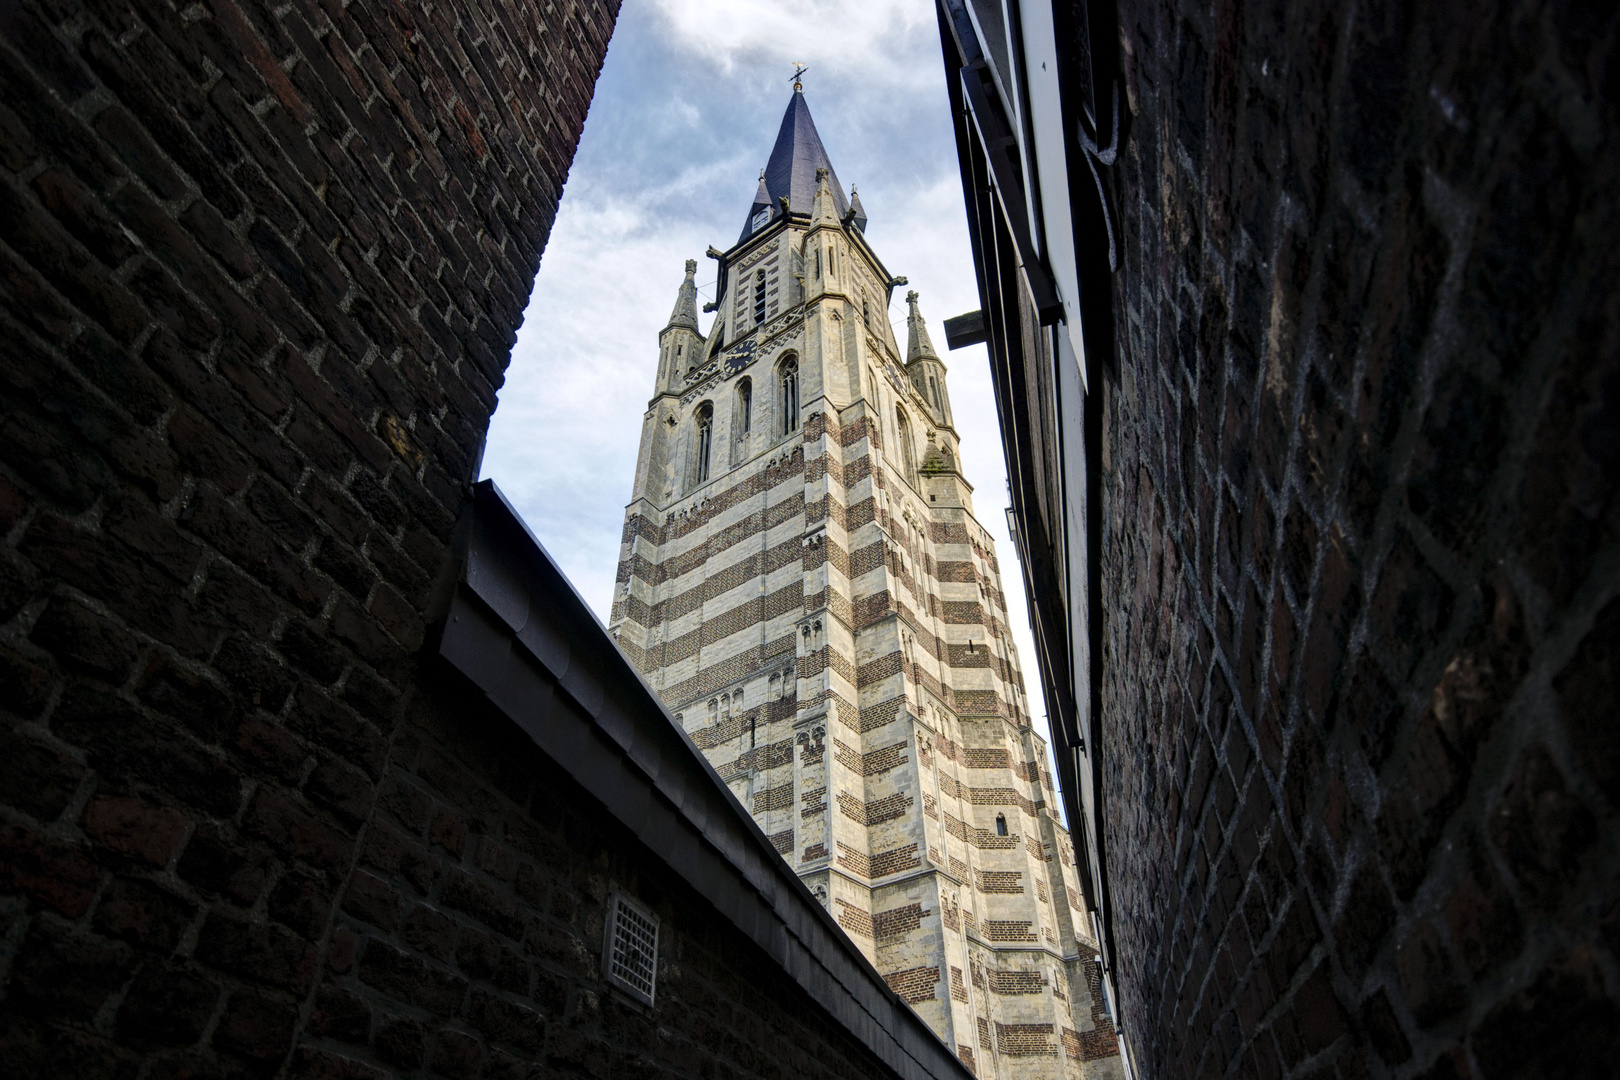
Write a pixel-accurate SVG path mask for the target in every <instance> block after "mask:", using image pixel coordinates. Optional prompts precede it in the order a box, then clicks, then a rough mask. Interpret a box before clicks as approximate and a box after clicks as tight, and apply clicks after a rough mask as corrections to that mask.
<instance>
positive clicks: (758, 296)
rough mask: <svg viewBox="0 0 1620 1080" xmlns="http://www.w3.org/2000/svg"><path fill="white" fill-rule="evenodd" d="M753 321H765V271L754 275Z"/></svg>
mask: <svg viewBox="0 0 1620 1080" xmlns="http://www.w3.org/2000/svg"><path fill="white" fill-rule="evenodd" d="M754 321H755V322H756V323H762V322H764V321H765V271H763V270H761V271H760V272H759V273H757V274H755V275H754Z"/></svg>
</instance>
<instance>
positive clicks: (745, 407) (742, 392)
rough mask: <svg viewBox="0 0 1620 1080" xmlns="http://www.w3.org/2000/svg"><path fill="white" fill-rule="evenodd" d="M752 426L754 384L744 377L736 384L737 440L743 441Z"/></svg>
mask: <svg viewBox="0 0 1620 1080" xmlns="http://www.w3.org/2000/svg"><path fill="white" fill-rule="evenodd" d="M753 428H754V384H753V383H752V382H750V381H748V380H747V379H744V380H743V381H742V382H741V383H740V384H738V386H737V441H738V442H743V441H745V440H746V439H747V438H748V435H749V433H750V432H751V431H753Z"/></svg>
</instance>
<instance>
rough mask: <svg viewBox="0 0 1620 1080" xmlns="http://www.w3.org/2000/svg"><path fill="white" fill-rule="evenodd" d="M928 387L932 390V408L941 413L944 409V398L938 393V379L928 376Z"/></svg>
mask: <svg viewBox="0 0 1620 1080" xmlns="http://www.w3.org/2000/svg"><path fill="white" fill-rule="evenodd" d="M928 389H929V390H930V391H932V392H933V397H934V408H936V409H938V410H939V411H940V412H941V413H943V412H944V411H945V399H944V398H942V397H940V395H939V379H937V378H936V377H934V376H933V375H930V376H928Z"/></svg>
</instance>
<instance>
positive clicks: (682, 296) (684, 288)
mask: <svg viewBox="0 0 1620 1080" xmlns="http://www.w3.org/2000/svg"><path fill="white" fill-rule="evenodd" d="M672 326H684V327H686V328H687V329H688V330H691V331H693V332H696V331H697V328H698V313H697V260H696V259H687V260H686V280H684V281H682V282H681V288H680V291H679V292H677V293H676V294H675V308H674V310H673V311H671V312H670V313H669V322H668V323H667V324H665V326H664V329H665V330H668V329H669V328H670V327H672Z"/></svg>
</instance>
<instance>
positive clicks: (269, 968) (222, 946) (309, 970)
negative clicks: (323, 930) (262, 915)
mask: <svg viewBox="0 0 1620 1080" xmlns="http://www.w3.org/2000/svg"><path fill="white" fill-rule="evenodd" d="M196 957H197V959H198V960H200V961H202V962H203V963H205V964H208V965H210V966H213V967H217V968H219V969H221V970H224V971H229V972H231V973H233V974H236V975H240V976H242V977H243V978H245V979H251V980H253V981H256V982H262V983H267V984H269V985H271V986H276V987H280V988H282V989H285V990H291V991H294V992H300V991H302V990H303V989H305V988H306V987H307V986H308V985H309V981H310V980H311V979H312V978H313V977H314V975H315V965H316V962H317V959H318V957H317V954H316V949H315V946H313V945H311V944H310V943H309V942H307V941H305V940H303V939H302V938H300V937H298V935H296V934H294V933H293V932H292V931H291V930H288V929H286V928H285V927H282V926H277V925H276V924H275V923H265V922H256V921H254V920H252V919H249V918H245V917H243V916H241V915H237V914H234V913H231V912H228V911H226V910H223V909H218V910H215V911H213V912H211V913H210V914H209V915H208V918H207V920H206V921H205V922H204V923H203V925H202V929H201V930H200V931H199V932H198V934H197V949H196Z"/></svg>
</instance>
